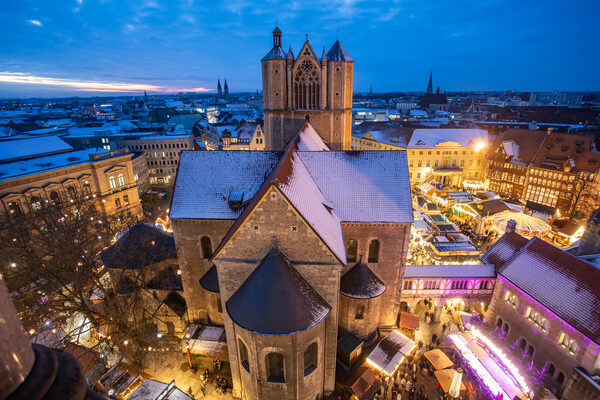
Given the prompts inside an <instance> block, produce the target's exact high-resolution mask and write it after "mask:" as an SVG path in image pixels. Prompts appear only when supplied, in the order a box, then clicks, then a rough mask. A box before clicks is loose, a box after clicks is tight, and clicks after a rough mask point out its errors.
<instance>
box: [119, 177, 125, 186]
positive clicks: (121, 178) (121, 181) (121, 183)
mask: <svg viewBox="0 0 600 400" xmlns="http://www.w3.org/2000/svg"><path fill="white" fill-rule="evenodd" d="M124 185H125V177H124V176H123V174H119V186H124Z"/></svg>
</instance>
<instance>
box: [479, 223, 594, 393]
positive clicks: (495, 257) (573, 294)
mask: <svg viewBox="0 0 600 400" xmlns="http://www.w3.org/2000/svg"><path fill="white" fill-rule="evenodd" d="M482 261H484V262H489V263H492V264H494V265H495V268H496V270H497V274H498V276H497V279H496V285H495V288H494V294H493V298H492V302H491V304H490V307H489V311H488V314H487V316H486V321H487V322H488V323H489V327H490V328H489V329H490V330H491V331H493V332H495V334H496V336H497V340H498V341H499V343H500V344H501V345H502V347H504V348H505V349H507V350H509V351H511V352H512V353H513V355H514V356H515V360H517V368H521V369H523V370H524V369H526V368H529V370H530V371H541V372H540V375H541V378H542V379H541V381H542V382H541V385H543V386H545V387H547V388H549V389H551V390H552V391H553V392H554V393H556V394H558V395H559V396H560V398H561V399H567V400H574V399H577V400H593V399H598V398H599V396H600V339H599V338H600V313H599V310H600V291H599V290H598V284H597V283H598V281H599V280H600V269H599V268H598V267H597V266H594V265H591V264H589V263H587V262H585V261H584V260H582V259H580V258H577V257H575V256H573V255H571V254H569V253H567V252H565V251H563V250H561V249H559V248H557V247H555V246H553V245H551V244H550V243H548V242H545V241H543V240H541V239H539V238H537V237H534V238H532V239H531V240H527V239H525V238H523V237H522V236H519V235H518V234H516V233H514V232H511V231H510V230H509V231H508V232H507V233H506V234H505V235H504V236H502V237H501V238H500V239H499V240H498V241H497V242H496V243H495V244H494V245H492V247H490V248H489V249H488V251H487V252H486V254H485V255H484V256H483V257H482Z"/></svg>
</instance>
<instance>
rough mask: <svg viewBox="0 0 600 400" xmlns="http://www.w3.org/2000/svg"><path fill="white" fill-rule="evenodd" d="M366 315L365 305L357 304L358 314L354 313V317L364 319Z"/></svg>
mask: <svg viewBox="0 0 600 400" xmlns="http://www.w3.org/2000/svg"><path fill="white" fill-rule="evenodd" d="M364 317H365V306H363V305H362V304H361V305H359V306H356V314H355V315H354V319H363V318H364Z"/></svg>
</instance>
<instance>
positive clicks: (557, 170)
mask: <svg viewBox="0 0 600 400" xmlns="http://www.w3.org/2000/svg"><path fill="white" fill-rule="evenodd" d="M593 139H594V138H593V136H583V135H573V134H565V133H558V132H552V131H548V132H542V131H530V130H523V129H509V130H506V131H504V132H503V133H502V134H501V135H500V136H499V137H498V138H497V139H496V140H495V141H494V142H493V143H492V145H491V146H490V149H489V152H488V155H487V156H488V159H489V169H488V179H489V189H490V190H491V191H493V192H495V193H498V194H500V195H502V196H507V197H513V198H517V199H521V200H523V201H524V202H527V203H528V204H529V206H528V207H530V208H532V209H535V210H541V211H544V212H545V213H546V214H549V215H551V216H553V215H554V214H555V213H557V212H558V215H559V216H566V217H577V218H587V217H589V216H590V214H591V212H592V211H593V210H594V209H595V208H596V207H597V206H598V204H600V197H599V195H598V193H599V190H600V186H599V183H600V181H599V178H598V173H597V172H598V169H599V168H600V153H598V152H596V151H595V146H594V141H593Z"/></svg>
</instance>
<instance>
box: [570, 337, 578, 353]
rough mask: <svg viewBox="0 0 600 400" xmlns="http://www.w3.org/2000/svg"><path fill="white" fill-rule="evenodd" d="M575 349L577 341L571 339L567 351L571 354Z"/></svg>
mask: <svg viewBox="0 0 600 400" xmlns="http://www.w3.org/2000/svg"><path fill="white" fill-rule="evenodd" d="M576 350H577V343H575V341H574V340H571V344H569V352H571V354H575V351H576Z"/></svg>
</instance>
